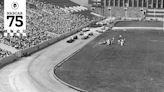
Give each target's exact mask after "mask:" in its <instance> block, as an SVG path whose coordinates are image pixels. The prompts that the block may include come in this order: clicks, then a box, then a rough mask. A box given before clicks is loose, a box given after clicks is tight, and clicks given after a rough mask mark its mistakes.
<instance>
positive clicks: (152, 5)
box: [151, 0, 154, 8]
mask: <svg viewBox="0 0 164 92" xmlns="http://www.w3.org/2000/svg"><path fill="white" fill-rule="evenodd" d="M153 3H154V0H152V1H151V8H154V4H153Z"/></svg>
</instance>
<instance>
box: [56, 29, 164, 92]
mask: <svg viewBox="0 0 164 92" xmlns="http://www.w3.org/2000/svg"><path fill="white" fill-rule="evenodd" d="M120 34H121V35H123V37H125V39H126V40H125V46H120V45H118V44H117V43H116V42H115V44H113V45H111V46H107V45H99V44H98V43H99V42H100V41H102V40H104V39H108V38H112V37H115V38H116V39H117V38H118V36H119V35H120ZM55 72H56V75H57V76H58V77H59V78H60V79H62V80H63V81H65V82H67V83H69V84H71V85H74V86H76V87H79V88H81V89H84V90H88V91H89V92H163V91H164V31H162V30H161V31H154V30H128V31H125V32H124V31H108V32H106V33H104V34H102V35H100V36H99V37H98V38H96V39H95V40H94V41H92V42H91V43H89V44H88V45H86V46H85V47H84V48H83V49H82V50H81V51H80V52H78V53H77V54H75V55H74V56H72V57H71V58H69V59H68V60H67V61H66V62H65V63H64V64H63V65H62V66H61V67H59V68H58V69H57V70H56V71H55Z"/></svg>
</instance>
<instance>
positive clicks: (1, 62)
mask: <svg viewBox="0 0 164 92" xmlns="http://www.w3.org/2000/svg"><path fill="white" fill-rule="evenodd" d="M94 22H98V21H92V22H90V23H88V24H86V25H85V26H83V27H80V28H78V29H76V30H74V31H72V32H68V33H65V34H63V35H61V36H59V37H56V38H52V39H51V40H48V41H44V42H42V43H40V44H39V45H36V46H33V47H30V48H26V49H24V50H20V51H18V52H16V53H14V54H12V55H10V56H7V57H5V58H2V59H1V60H0V68H3V67H4V66H6V65H8V64H10V63H13V62H14V61H16V60H17V59H19V58H21V57H24V56H28V55H31V54H33V53H35V52H37V51H39V50H41V49H43V48H46V47H48V46H50V45H52V44H54V43H56V42H58V41H60V40H63V39H65V38H67V37H69V36H71V35H73V34H75V33H77V32H79V31H80V30H81V29H82V28H84V27H87V26H89V25H90V24H91V23H94Z"/></svg>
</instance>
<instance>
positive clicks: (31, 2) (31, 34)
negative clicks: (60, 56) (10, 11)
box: [0, 0, 100, 55]
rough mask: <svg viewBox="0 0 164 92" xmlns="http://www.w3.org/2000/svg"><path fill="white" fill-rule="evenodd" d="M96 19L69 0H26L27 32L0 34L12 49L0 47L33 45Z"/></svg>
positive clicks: (1, 17) (0, 22) (3, 41)
mask: <svg viewBox="0 0 164 92" xmlns="http://www.w3.org/2000/svg"><path fill="white" fill-rule="evenodd" d="M1 6H2V7H1V10H0V11H1V13H0V30H1V31H3V32H5V31H4V30H3V0H2V2H1ZM97 19H100V18H98V17H96V16H94V15H93V14H91V11H89V10H88V9H87V8H85V7H83V6H81V5H78V4H76V3H74V2H72V1H70V0H27V30H25V33H26V34H27V36H26V37H18V36H19V35H18V36H17V35H15V36H13V37H10V36H7V37H2V38H1V44H2V45H3V46H5V45H6V46H9V47H10V48H11V49H12V50H14V51H10V50H11V49H7V48H3V46H2V47H1V48H2V49H5V50H1V51H3V52H4V51H9V52H15V51H17V50H18V51H19V50H24V49H27V48H30V47H34V46H36V45H39V44H41V43H43V42H45V41H48V40H51V39H53V38H57V37H60V36H61V35H63V34H66V33H69V32H71V31H74V30H76V29H78V28H80V27H82V26H84V25H86V24H89V23H90V22H92V21H95V20H97ZM5 53H6V52H5ZM10 54H11V53H10ZM4 55H6V54H4Z"/></svg>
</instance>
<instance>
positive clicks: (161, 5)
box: [105, 0, 164, 8]
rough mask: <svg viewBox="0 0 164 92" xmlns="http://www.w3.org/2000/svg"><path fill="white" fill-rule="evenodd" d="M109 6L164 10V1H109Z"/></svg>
mask: <svg viewBox="0 0 164 92" xmlns="http://www.w3.org/2000/svg"><path fill="white" fill-rule="evenodd" d="M105 2H108V3H107V5H108V6H116V7H125V6H128V7H147V8H164V0H108V1H106V0H105Z"/></svg>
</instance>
